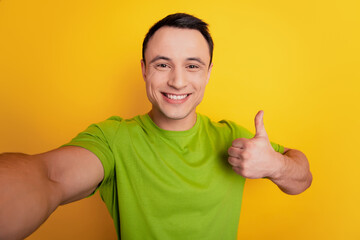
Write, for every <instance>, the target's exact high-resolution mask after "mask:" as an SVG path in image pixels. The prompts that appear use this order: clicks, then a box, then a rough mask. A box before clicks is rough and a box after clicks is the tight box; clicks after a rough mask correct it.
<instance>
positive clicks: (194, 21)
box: [142, 13, 214, 66]
mask: <svg viewBox="0 0 360 240" xmlns="http://www.w3.org/2000/svg"><path fill="white" fill-rule="evenodd" d="M165 26H168V27H175V28H183V29H194V30H198V31H199V32H200V33H201V34H202V35H203V36H204V38H205V40H206V41H207V43H208V45H209V52H210V64H211V62H212V57H213V51H214V42H213V40H212V38H211V35H210V32H209V29H208V24H207V23H206V22H204V21H202V20H201V19H199V18H197V17H194V16H192V15H190V14H186V13H175V14H170V15H168V16H166V17H165V18H163V19H161V20H160V21H158V22H157V23H155V24H154V25H153V26H152V27H151V28H150V29H149V31H148V33H147V34H146V36H145V38H144V42H143V46H142V58H143V61H144V63H145V50H146V47H147V44H148V42H149V40H150V38H151V37H152V36H153V35H154V34H155V32H156V31H157V30H159V29H160V28H161V27H165ZM209 66H210V65H209Z"/></svg>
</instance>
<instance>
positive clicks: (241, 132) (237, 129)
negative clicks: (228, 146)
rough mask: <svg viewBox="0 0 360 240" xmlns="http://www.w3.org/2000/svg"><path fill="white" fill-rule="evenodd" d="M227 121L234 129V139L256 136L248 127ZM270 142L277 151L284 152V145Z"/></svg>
mask: <svg viewBox="0 0 360 240" xmlns="http://www.w3.org/2000/svg"><path fill="white" fill-rule="evenodd" d="M226 122H227V124H228V125H229V126H230V128H231V129H232V131H233V133H234V140H235V139H236V138H253V137H254V134H253V133H252V132H250V131H249V130H247V129H246V128H244V127H242V126H240V125H238V124H236V123H234V122H232V121H226ZM270 144H271V146H272V147H273V148H274V150H275V151H276V152H279V153H281V154H283V153H284V147H283V146H282V145H280V144H277V143H274V142H272V141H270Z"/></svg>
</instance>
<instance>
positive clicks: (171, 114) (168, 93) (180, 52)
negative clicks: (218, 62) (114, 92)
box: [141, 27, 212, 121]
mask: <svg viewBox="0 0 360 240" xmlns="http://www.w3.org/2000/svg"><path fill="white" fill-rule="evenodd" d="M145 60H146V66H145V63H144V62H143V61H142V62H141V67H142V74H143V77H144V80H145V82H146V92H147V96H148V98H149V100H150V102H151V103H152V114H153V115H156V116H157V117H160V118H162V120H165V121H166V120H171V119H174V120H180V119H186V118H194V117H195V116H196V115H195V110H196V106H197V105H198V104H199V103H200V102H201V100H202V98H203V96H204V91H205V86H206V84H207V83H208V80H209V77H210V72H211V68H212V64H211V66H210V67H209V62H210V54H209V47H208V44H207V42H206V40H205V38H204V37H203V36H202V35H201V33H200V32H199V31H197V30H192V29H179V28H172V27H162V28H160V29H159V30H157V31H156V32H155V34H154V35H153V36H152V38H151V39H150V40H149V42H148V45H147V49H146V51H145Z"/></svg>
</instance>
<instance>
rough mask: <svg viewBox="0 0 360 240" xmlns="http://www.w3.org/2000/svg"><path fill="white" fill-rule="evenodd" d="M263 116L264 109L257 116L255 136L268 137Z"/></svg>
mask: <svg viewBox="0 0 360 240" xmlns="http://www.w3.org/2000/svg"><path fill="white" fill-rule="evenodd" d="M263 116H264V111H263V110H260V111H259V112H258V113H257V114H256V116H255V137H268V135H267V133H266V130H265V126H264V120H263Z"/></svg>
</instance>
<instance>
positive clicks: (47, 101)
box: [0, 0, 360, 240]
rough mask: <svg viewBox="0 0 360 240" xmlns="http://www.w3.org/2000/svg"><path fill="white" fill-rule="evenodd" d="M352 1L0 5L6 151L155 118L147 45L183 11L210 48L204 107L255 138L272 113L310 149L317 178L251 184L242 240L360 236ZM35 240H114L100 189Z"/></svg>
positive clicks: (288, 139) (1, 128) (284, 140)
mask: <svg viewBox="0 0 360 240" xmlns="http://www.w3.org/2000/svg"><path fill="white" fill-rule="evenodd" d="M356 2H357V1H355V0H354V1H340V0H338V1H309V0H306V1H286V0H284V1H279V0H276V1H267V0H264V1H227V0H222V1H205V0H198V1H188V0H182V1H178V2H176V1H163V0H158V1H85V0H81V1H70V0H67V1H45V0H43V1H40V0H34V1H15V0H14V1H11V0H0V90H1V94H0V111H1V118H0V152H25V153H29V154H33V153H39V152H44V151H47V150H50V149H54V148H57V147H59V146H60V145H62V144H63V143H66V142H68V141H69V140H70V139H71V138H72V137H74V136H75V135H76V134H77V133H78V132H80V131H82V130H83V129H85V128H86V127H87V126H88V125H89V124H91V123H94V122H98V121H102V120H104V119H106V118H107V117H109V116H111V115H120V116H122V117H125V118H128V117H132V116H134V115H137V114H143V113H145V112H147V111H148V110H149V109H150V105H149V103H148V102H147V98H146V95H145V88H144V82H143V80H142V78H141V72H140V59H141V44H142V40H143V37H144V35H145V33H146V31H147V30H148V28H149V27H150V26H151V25H152V24H153V23H154V22H155V21H157V20H159V19H160V18H162V17H164V16H166V15H167V14H170V13H174V12H187V13H191V14H194V15H195V16H198V17H200V18H202V19H204V20H205V21H207V22H208V23H209V24H210V30H211V33H212V35H213V38H214V41H215V52H214V68H213V73H212V76H211V78H210V83H209V85H208V87H207V92H206V94H205V99H204V101H203V103H202V104H201V105H200V106H199V108H198V111H199V112H201V113H203V114H206V115H208V116H210V117H211V118H213V119H214V120H220V119H223V118H225V119H231V120H234V121H236V122H238V123H239V124H241V125H243V126H245V127H246V128H248V129H250V130H252V131H254V126H253V118H254V116H255V114H256V112H257V111H258V110H259V109H263V110H264V111H265V116H264V120H265V127H266V129H267V131H268V134H269V136H270V138H271V140H272V141H275V142H278V143H280V144H283V145H285V146H287V147H290V148H297V149H300V150H302V151H303V152H304V153H306V155H307V156H308V159H309V161H310V166H311V171H312V173H313V176H314V180H313V184H312V186H311V188H310V189H308V190H307V191H306V192H304V193H303V194H301V195H298V196H289V195H286V194H284V193H282V192H281V191H280V190H279V189H278V188H277V187H276V186H275V185H274V184H272V183H271V182H270V181H268V180H248V181H247V183H246V185H245V192H244V199H243V206H242V212H241V218H240V224H239V239H360V229H359V224H360V222H359V216H360V208H359V203H360V187H359V178H358V175H359V170H360V156H359V147H358V144H359V136H360V131H359V128H360V127H359V123H360V121H359V116H360V114H359V103H360V101H359V92H360V91H359V90H360V89H359V80H360V74H359V66H360V64H359V63H360V62H359V55H360V49H359V42H360V37H359V36H360V34H359V26H360V17H359V12H360V11H359V10H360V8H359V6H358V5H357V3H356ZM234 204H237V203H234ZM28 239H29V240H35V239H36V240H38V239H39V240H40V239H89V240H90V239H115V230H114V227H113V224H112V221H111V219H110V216H109V214H108V213H107V210H106V208H105V205H104V204H102V202H101V200H100V197H99V195H98V194H96V195H95V197H92V198H89V199H85V200H82V201H79V202H76V203H73V204H70V205H67V206H61V207H59V208H58V210H57V211H56V212H55V213H53V214H52V215H51V217H50V218H49V219H48V221H47V222H46V223H45V224H43V226H41V227H40V229H38V230H37V231H36V232H35V233H34V234H33V235H32V236H31V237H29V238H28Z"/></svg>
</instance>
